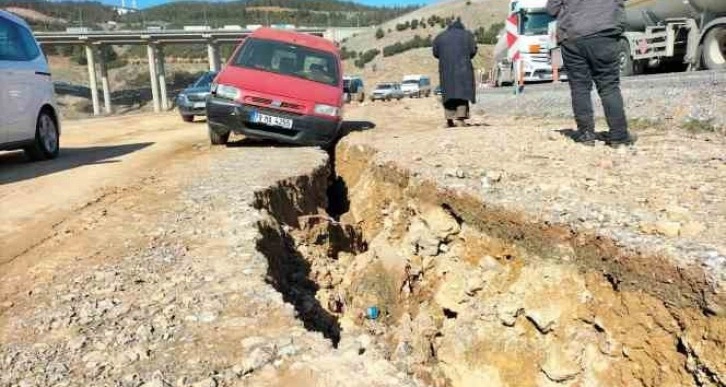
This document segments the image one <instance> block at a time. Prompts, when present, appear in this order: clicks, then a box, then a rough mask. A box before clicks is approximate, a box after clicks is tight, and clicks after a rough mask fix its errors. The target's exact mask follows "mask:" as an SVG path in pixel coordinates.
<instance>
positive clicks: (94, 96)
mask: <svg viewBox="0 0 726 387" xmlns="http://www.w3.org/2000/svg"><path fill="white" fill-rule="evenodd" d="M86 63H87V64H88V84H89V85H88V86H89V87H90V88H91V102H92V103H93V115H94V116H97V115H99V114H101V104H100V103H99V101H98V86H97V85H96V52H95V50H94V49H93V46H91V45H90V44H87V45H86Z"/></svg>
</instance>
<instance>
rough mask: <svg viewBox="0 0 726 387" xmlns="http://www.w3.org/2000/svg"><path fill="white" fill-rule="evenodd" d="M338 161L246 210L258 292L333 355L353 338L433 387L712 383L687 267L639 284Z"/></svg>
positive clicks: (351, 156) (710, 330) (722, 354)
mask: <svg viewBox="0 0 726 387" xmlns="http://www.w3.org/2000/svg"><path fill="white" fill-rule="evenodd" d="M338 152H339V153H338V154H337V155H335V154H334V155H333V156H332V157H333V160H334V163H331V164H332V165H333V167H334V168H335V170H331V169H332V168H331V166H328V167H326V168H321V169H319V170H316V171H314V172H313V173H312V174H311V175H310V176H301V177H297V178H294V179H291V180H287V181H283V182H281V183H279V184H278V185H277V186H275V187H272V188H270V189H267V190H265V191H263V192H259V193H258V195H257V200H256V207H257V208H259V209H261V210H263V211H267V212H268V213H269V215H270V216H269V217H267V220H266V221H264V222H262V223H261V224H260V230H261V233H262V238H261V239H260V240H259V242H258V248H259V249H260V251H262V252H263V253H264V254H265V255H266V256H267V258H268V261H269V271H268V280H269V282H270V283H272V284H273V285H274V286H275V288H276V289H277V290H278V291H280V292H281V293H282V294H283V296H284V299H285V301H287V302H289V303H291V304H293V305H294V306H295V309H296V311H297V313H298V316H299V318H300V319H301V320H302V321H303V323H304V325H305V327H306V328H307V329H309V330H311V331H316V332H321V333H322V334H323V335H324V336H325V337H326V338H328V339H330V340H331V342H332V343H333V345H334V346H338V345H339V344H340V343H341V342H344V341H345V340H346V338H347V337H350V338H353V337H360V335H361V334H362V335H368V336H369V337H371V338H372V343H370V345H368V349H370V350H374V351H378V352H379V353H381V354H382V356H383V357H385V359H387V360H388V361H390V362H391V363H392V364H394V365H395V366H396V367H397V368H398V369H400V370H401V371H403V372H405V373H407V374H409V375H410V376H411V377H413V378H416V379H418V380H420V381H421V382H422V383H423V384H425V385H435V386H449V385H451V386H469V385H471V386H474V385H477V386H478V385H488V386H499V385H501V386H506V385H509V386H530V385H531V386H534V385H541V386H550V385H552V386H575V385H593V386H594V385H623V386H638V385H643V386H666V385H672V386H683V385H703V386H724V385H726V364H724V362H723V359H724V358H726V349H725V348H726V345H725V343H726V323H725V320H724V316H723V315H714V314H713V313H709V312H708V308H704V303H703V297H702V295H699V292H701V293H702V291H701V290H699V289H698V288H697V287H696V286H694V283H693V282H689V281H688V279H689V278H691V277H689V275H690V273H687V274H683V273H682V272H683V271H684V270H685V271H687V269H684V268H670V267H668V266H663V267H659V269H658V270H659V271H660V272H669V271H673V272H677V273H680V276H676V277H672V278H673V279H671V278H669V279H668V281H667V282H665V283H664V284H663V285H662V286H663V287H662V288H653V285H652V283H648V284H647V286H644V285H642V284H638V283H636V281H633V280H632V279H633V278H638V275H641V276H642V275H645V273H635V274H632V273H628V271H634V270H645V269H644V268H643V266H642V264H641V263H639V261H636V260H637V259H642V257H643V256H644V254H643V253H640V252H637V253H632V254H634V255H633V256H623V254H624V253H623V252H622V251H617V249H616V248H615V247H614V246H612V244H608V243H610V242H603V241H601V240H597V241H596V242H595V241H594V240H591V239H587V238H585V237H584V236H578V235H571V236H569V237H568V239H563V238H562V237H561V236H558V235H557V232H556V231H557V230H555V231H552V230H550V229H547V226H548V225H529V226H527V227H524V226H523V225H524V223H523V221H522V220H521V218H508V217H507V215H506V213H504V212H500V211H496V210H491V209H488V208H487V206H486V205H485V204H484V203H473V202H472V199H471V198H462V197H458V196H456V195H453V194H451V192H447V191H444V190H441V189H440V188H439V187H436V186H434V185H433V184H430V183H427V182H415V181H413V180H412V179H411V177H410V176H409V175H408V172H407V171H401V170H398V169H397V168H396V166H394V165H377V164H375V163H374V162H373V157H372V155H373V151H372V150H363V149H357V148H356V149H351V148H347V147H346V146H345V145H343V146H339V148H338ZM326 195H327V196H326ZM477 205H478V206H479V207H478V208H476V210H472V208H474V207H476V206H477ZM487 211H489V212H487ZM493 214H494V215H496V216H493ZM482 217H488V218H487V219H482ZM511 230H516V232H511ZM527 230H529V232H527ZM517 232H518V233H519V234H517ZM548 233H549V234H548ZM515 234H516V235H515ZM568 241H575V242H576V243H568ZM604 244H608V248H609V249H610V250H607V251H608V252H609V253H610V254H612V257H617V259H614V258H611V256H603V255H602V254H603V253H602V251H603V245H604ZM595 252H597V254H599V255H597V256H596V255H595ZM598 257H601V258H600V259H603V260H607V259H611V260H612V262H607V265H608V267H609V268H611V270H604V269H603V266H602V265H600V264H593V263H592V260H594V259H597V258H598ZM633 257H635V258H633ZM624 258H633V260H634V261H636V262H625V263H622V260H623V259H624ZM651 264H652V265H667V263H666V262H665V261H664V260H653V261H652V262H651ZM653 283H655V284H658V283H659V280H658V279H656V281H655V282H653ZM371 308H374V309H373V310H375V311H377V312H378V314H377V315H376V313H371V310H372V309H371ZM362 350H365V349H362ZM482 383H484V384H482Z"/></svg>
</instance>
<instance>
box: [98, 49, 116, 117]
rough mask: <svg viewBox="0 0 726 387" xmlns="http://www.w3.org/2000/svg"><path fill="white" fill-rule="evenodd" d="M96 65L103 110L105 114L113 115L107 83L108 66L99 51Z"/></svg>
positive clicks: (109, 89)
mask: <svg viewBox="0 0 726 387" xmlns="http://www.w3.org/2000/svg"><path fill="white" fill-rule="evenodd" d="M98 62H99V63H98V64H99V66H100V68H101V88H102V89H103V110H104V112H105V113H106V114H111V113H113V107H112V106H111V88H110V86H109V83H108V66H107V63H106V58H105V57H104V55H103V51H101V56H99V57H98Z"/></svg>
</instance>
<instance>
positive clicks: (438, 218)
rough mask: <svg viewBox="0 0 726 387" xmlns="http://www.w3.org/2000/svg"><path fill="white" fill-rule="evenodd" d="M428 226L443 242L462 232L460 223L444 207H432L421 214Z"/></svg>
mask: <svg viewBox="0 0 726 387" xmlns="http://www.w3.org/2000/svg"><path fill="white" fill-rule="evenodd" d="M421 218H422V219H423V221H424V223H425V224H426V226H428V228H429V230H431V232H432V233H433V235H434V236H435V237H436V238H438V239H439V240H441V241H446V240H449V237H450V236H452V235H455V234H458V233H459V231H461V228H460V227H459V222H457V221H456V219H454V217H453V216H451V214H449V212H447V211H446V210H444V209H443V208H442V207H438V206H436V207H432V208H430V209H428V210H426V211H424V213H423V214H421Z"/></svg>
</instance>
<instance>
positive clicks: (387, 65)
mask: <svg viewBox="0 0 726 387" xmlns="http://www.w3.org/2000/svg"><path fill="white" fill-rule="evenodd" d="M508 4H509V0H451V1H443V2H440V3H436V4H432V5H430V6H427V7H424V8H420V9H417V10H415V11H413V12H411V13H408V14H405V15H401V16H399V17H397V18H395V19H392V20H390V21H388V22H386V23H383V24H382V25H380V29H381V30H382V31H383V34H384V36H383V37H382V38H377V37H376V31H377V29H371V30H370V31H366V32H364V33H361V34H359V35H357V36H355V37H352V38H350V39H348V40H346V41H345V42H344V43H343V48H344V49H345V50H347V51H355V52H357V53H360V52H364V51H367V50H371V49H378V50H380V51H381V52H383V51H384V48H385V47H386V46H391V45H394V44H396V43H403V42H406V41H410V40H411V39H413V38H414V37H415V36H416V35H418V36H419V37H421V38H426V37H428V36H431V37H432V38H433V37H435V36H436V35H437V34H439V33H440V32H441V31H442V30H443V28H442V26H441V24H443V22H441V23H440V22H434V23H431V24H429V21H433V20H434V19H446V18H451V19H453V18H457V17H459V18H461V20H462V22H463V23H464V25H465V26H466V28H467V29H469V30H471V31H475V30H477V29H479V28H483V29H487V30H489V29H491V30H494V31H496V30H498V27H499V26H496V24H498V23H502V22H503V21H504V19H505V17H506V14H507V5H508ZM413 20H417V21H418V22H417V23H415V24H417V26H416V28H415V29H413V28H412V26H410V27H409V28H405V29H403V30H401V29H402V28H403V24H405V23H406V22H408V23H409V25H410V24H411V22H412V21H413ZM432 24H433V25H432ZM493 25H494V27H493V28H490V27H492V26H493ZM492 48H493V47H492V46H491V42H490V43H489V44H487V45H480V46H479V54H478V55H477V58H476V59H475V61H474V65H475V68H476V69H478V70H485V69H488V68H490V67H491V62H492V51H493V50H492ZM374 67H375V71H373V70H374ZM344 68H345V70H346V72H347V73H349V74H361V75H363V76H364V77H365V78H366V80H367V83H368V88H369V89H370V88H371V87H372V86H373V84H374V83H375V82H378V81H383V80H400V79H401V78H402V77H403V75H404V74H418V73H420V74H427V75H430V76H431V77H432V79H433V80H434V82H435V83H438V70H437V62H436V60H435V59H434V58H433V57H432V56H431V48H429V47H424V48H416V49H412V50H409V51H405V52H402V53H398V54H395V55H391V56H388V57H384V56H383V54H380V55H378V56H376V57H375V59H374V60H373V61H371V62H369V63H367V64H366V65H365V67H364V68H362V69H361V68H359V67H356V66H355V65H354V59H348V60H346V61H345V64H344Z"/></svg>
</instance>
